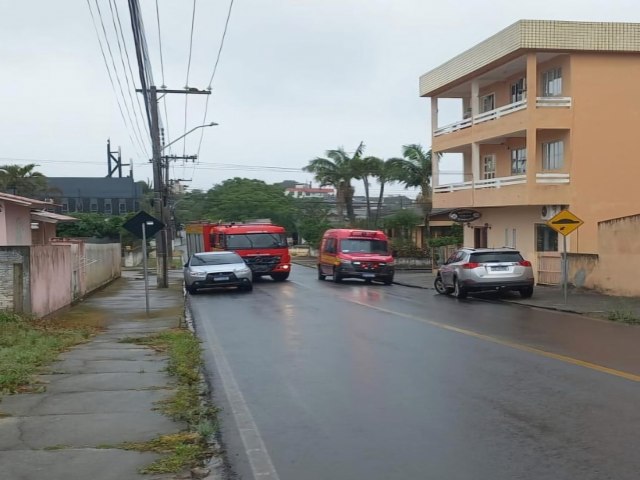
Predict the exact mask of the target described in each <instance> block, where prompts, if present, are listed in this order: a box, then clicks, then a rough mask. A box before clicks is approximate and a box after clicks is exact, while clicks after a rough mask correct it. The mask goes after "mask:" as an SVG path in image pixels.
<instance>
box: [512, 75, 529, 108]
mask: <svg viewBox="0 0 640 480" xmlns="http://www.w3.org/2000/svg"><path fill="white" fill-rule="evenodd" d="M526 85H527V83H526V79H524V78H521V79H520V80H518V81H517V82H515V83H512V84H511V103H515V102H519V101H520V100H524V99H526V98H527V95H526Z"/></svg>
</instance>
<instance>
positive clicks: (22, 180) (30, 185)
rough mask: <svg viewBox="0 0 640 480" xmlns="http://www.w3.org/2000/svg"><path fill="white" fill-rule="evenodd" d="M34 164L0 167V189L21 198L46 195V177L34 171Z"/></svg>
mask: <svg viewBox="0 0 640 480" xmlns="http://www.w3.org/2000/svg"><path fill="white" fill-rule="evenodd" d="M37 166H38V165H36V164H35V163H30V164H28V165H2V166H0V189H1V190H2V191H4V192H7V193H11V194H13V195H21V196H23V197H34V196H42V195H45V194H46V193H47V177H45V176H44V175H43V174H42V173H40V172H36V171H34V168H35V167H37Z"/></svg>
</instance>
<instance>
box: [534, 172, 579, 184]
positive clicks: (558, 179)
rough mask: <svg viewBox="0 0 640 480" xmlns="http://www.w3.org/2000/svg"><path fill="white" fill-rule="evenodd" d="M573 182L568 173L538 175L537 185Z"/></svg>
mask: <svg viewBox="0 0 640 480" xmlns="http://www.w3.org/2000/svg"><path fill="white" fill-rule="evenodd" d="M570 181H571V177H570V176H569V174H568V173H536V183H546V184H556V185H557V184H566V183H569V182H570Z"/></svg>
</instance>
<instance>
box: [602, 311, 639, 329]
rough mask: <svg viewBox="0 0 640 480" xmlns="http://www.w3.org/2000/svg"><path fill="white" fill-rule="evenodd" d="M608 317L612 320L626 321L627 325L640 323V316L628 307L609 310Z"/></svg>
mask: <svg viewBox="0 0 640 480" xmlns="http://www.w3.org/2000/svg"><path fill="white" fill-rule="evenodd" d="M608 318H609V320H612V321H614V322H621V323H627V324H629V325H640V318H639V317H638V316H637V315H636V314H635V313H634V312H633V311H631V310H630V309H629V310H625V309H615V310H611V311H610V312H609V315H608Z"/></svg>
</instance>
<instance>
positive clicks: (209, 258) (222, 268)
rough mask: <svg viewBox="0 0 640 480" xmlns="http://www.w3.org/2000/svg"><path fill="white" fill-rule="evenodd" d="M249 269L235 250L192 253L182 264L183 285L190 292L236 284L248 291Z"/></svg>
mask: <svg viewBox="0 0 640 480" xmlns="http://www.w3.org/2000/svg"><path fill="white" fill-rule="evenodd" d="M251 277H252V274H251V269H250V268H249V267H248V266H247V264H246V263H245V262H244V260H243V259H242V257H241V256H240V255H238V254H237V253H235V252H201V253H194V254H193V255H191V257H190V258H189V261H188V262H187V263H185V265H184V285H185V288H186V289H187V291H188V292H189V293H191V294H195V293H197V291H198V290H199V289H201V288H216V287H229V286H236V287H238V288H239V289H240V290H244V291H246V292H250V291H251V290H252V289H253V284H252V283H251Z"/></svg>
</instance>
